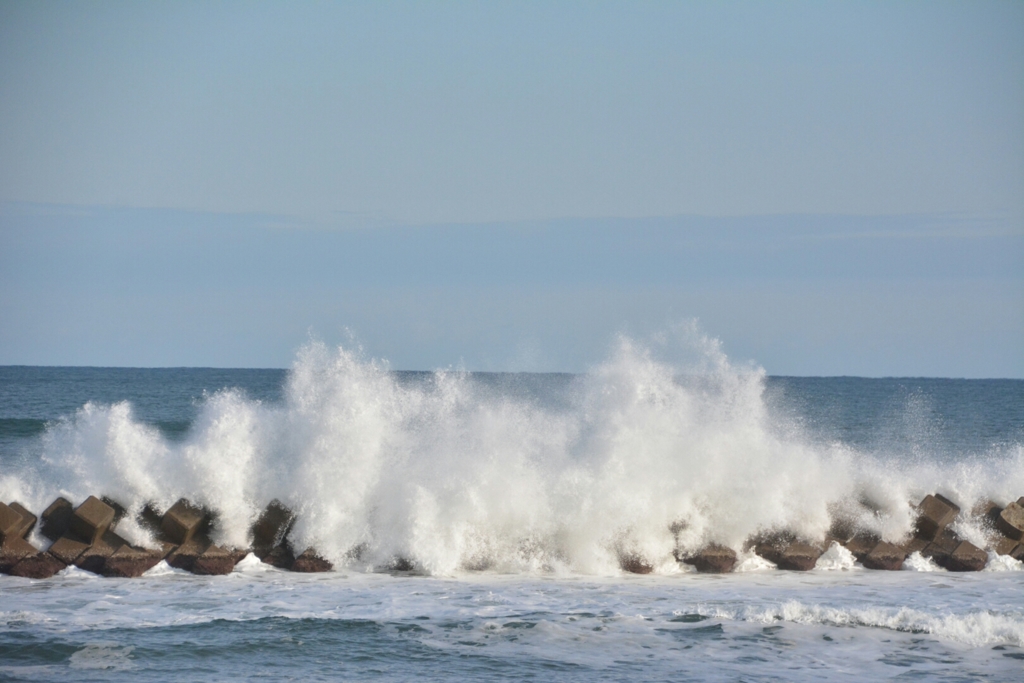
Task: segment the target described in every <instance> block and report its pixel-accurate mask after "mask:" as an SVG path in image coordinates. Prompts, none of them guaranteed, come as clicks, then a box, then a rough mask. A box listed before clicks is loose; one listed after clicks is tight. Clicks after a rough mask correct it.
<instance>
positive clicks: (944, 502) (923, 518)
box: [916, 494, 960, 541]
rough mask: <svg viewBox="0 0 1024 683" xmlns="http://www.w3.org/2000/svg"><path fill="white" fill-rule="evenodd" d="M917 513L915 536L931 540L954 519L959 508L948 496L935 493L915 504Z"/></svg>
mask: <svg viewBox="0 0 1024 683" xmlns="http://www.w3.org/2000/svg"><path fill="white" fill-rule="evenodd" d="M917 513H918V514H917V524H916V536H917V537H918V538H920V539H922V540H925V541H931V540H933V539H934V538H935V537H936V536H937V535H938V533H939V532H940V531H942V530H943V529H944V528H946V526H947V525H948V524H949V523H950V522H952V521H953V520H954V519H956V516H957V515H958V514H960V508H959V507H958V506H957V505H956V504H955V503H953V501H951V500H949V499H948V498H946V497H944V496H942V495H940V494H935V495H927V496H925V497H924V500H922V501H921V503H920V504H919V505H918V506H917Z"/></svg>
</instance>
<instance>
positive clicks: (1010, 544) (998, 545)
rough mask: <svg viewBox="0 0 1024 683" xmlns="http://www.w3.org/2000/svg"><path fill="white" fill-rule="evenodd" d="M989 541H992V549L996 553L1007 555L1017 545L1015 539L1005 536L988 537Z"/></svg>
mask: <svg viewBox="0 0 1024 683" xmlns="http://www.w3.org/2000/svg"><path fill="white" fill-rule="evenodd" d="M990 541H992V543H991V547H992V550H994V551H995V553H996V554H997V555H1009V554H1010V553H1011V552H1013V549H1014V548H1016V547H1017V546H1018V545H1019V544H1018V542H1017V541H1015V540H1013V539H1012V538H1007V537H1006V536H997V537H996V538H995V539H990Z"/></svg>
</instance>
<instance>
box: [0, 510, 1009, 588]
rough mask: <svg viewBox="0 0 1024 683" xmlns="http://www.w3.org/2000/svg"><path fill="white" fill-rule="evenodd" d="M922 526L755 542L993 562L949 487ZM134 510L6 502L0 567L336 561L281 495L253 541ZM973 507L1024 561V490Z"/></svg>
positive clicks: (708, 553) (803, 555) (798, 555)
mask: <svg viewBox="0 0 1024 683" xmlns="http://www.w3.org/2000/svg"><path fill="white" fill-rule="evenodd" d="M917 513H918V516H917V522H916V525H915V532H914V535H913V536H912V537H911V538H910V539H908V540H906V541H904V542H902V543H899V544H894V543H889V542H886V541H883V540H881V539H880V538H878V537H877V536H874V535H872V534H870V533H865V532H862V531H858V530H857V529H856V527H855V526H854V525H852V524H849V523H844V522H843V521H842V520H838V521H837V522H836V523H835V524H833V527H832V529H831V530H830V532H829V534H828V535H827V536H826V537H825V538H824V539H822V540H821V541H820V542H808V541H806V540H801V539H799V538H797V537H796V536H795V535H793V534H789V533H786V532H778V533H772V534H764V535H761V536H758V537H756V538H753V539H751V540H750V541H749V542H748V544H747V548H746V549H747V550H753V551H754V552H755V553H756V554H757V555H760V556H761V557H763V558H765V559H767V560H769V561H771V562H773V563H775V564H776V565H777V566H778V567H779V569H788V570H796V571H807V570H809V569H813V568H814V566H815V565H816V563H817V561H818V558H819V557H820V556H821V555H822V553H823V552H824V551H825V550H826V549H827V548H828V547H829V546H830V545H831V544H832V543H833V542H837V543H839V544H841V545H842V546H844V547H845V548H846V549H847V550H849V551H850V552H851V553H852V554H853V556H854V557H855V558H856V559H857V560H858V561H859V562H861V563H862V564H863V565H864V566H865V567H867V568H869V569H882V570H896V569H900V568H902V566H903V563H904V561H905V560H906V558H907V557H908V556H909V555H910V554H911V553H914V552H920V553H921V554H922V555H923V556H925V557H927V558H930V559H931V560H932V561H934V562H935V563H936V564H938V565H940V566H942V567H945V568H946V569H948V570H950V571H978V570H980V569H982V568H983V567H984V566H985V565H986V564H987V562H988V553H987V552H986V551H985V550H984V549H982V548H979V547H977V546H975V545H974V544H972V543H970V542H969V541H966V540H964V539H961V538H959V537H958V536H957V535H956V534H955V533H954V532H953V530H952V529H950V528H949V525H950V524H952V523H953V521H954V520H956V519H957V517H958V516H960V515H961V510H960V507H959V506H958V505H957V504H956V503H954V502H953V501H951V500H949V499H948V498H945V497H944V496H942V495H940V494H934V495H928V496H926V497H925V498H924V500H922V501H921V503H920V504H919V505H918V506H917ZM124 514H125V510H124V508H123V507H122V506H120V505H118V504H117V503H116V502H115V501H113V500H111V499H109V498H103V499H99V498H96V497H95V496H90V497H89V498H88V499H87V500H86V501H85V502H83V503H82V504H81V505H79V506H78V507H77V508H75V507H73V506H72V505H71V503H70V502H69V501H67V500H66V499H64V498H58V499H57V500H56V501H54V502H53V504H51V505H50V506H49V507H48V508H47V509H46V510H44V511H43V513H42V515H41V518H42V526H41V528H40V532H41V534H42V535H43V536H45V537H46V538H48V539H50V540H51V541H53V543H52V545H50V547H49V548H48V549H47V550H45V551H41V550H39V549H38V548H35V547H34V546H33V545H31V544H30V543H29V542H28V541H27V540H26V536H27V535H28V534H29V533H31V531H32V529H33V528H34V527H35V525H36V522H37V518H36V516H35V515H34V514H32V513H31V512H30V511H29V510H27V509H26V508H25V507H24V506H22V505H20V504H19V503H16V502H15V503H11V504H9V505H6V504H4V503H0V572H2V573H7V574H13V575H16V576H25V577H31V578H46V577H49V576H52V575H53V574H55V573H57V572H59V571H60V570H62V569H64V568H65V567H67V566H68V565H72V564H73V565H75V566H77V567H79V568H81V569H85V570H87V571H90V572H94V573H97V574H102V575H104V576H120V577H133V576H139V575H141V574H142V573H144V572H145V571H147V570H149V569H151V568H152V567H154V566H155V565H156V564H157V563H159V562H160V561H161V560H166V561H167V563H168V564H169V565H171V566H172V567H177V568H179V569H185V570H187V571H190V572H193V573H196V574H226V573H228V572H230V571H231V570H232V569H233V568H234V566H235V564H237V563H238V561H239V560H241V559H242V558H243V557H245V556H246V555H247V554H248V553H249V552H252V553H254V554H255V555H256V556H257V557H259V558H260V559H261V560H262V561H264V562H266V563H268V564H271V565H273V566H275V567H278V568H281V569H289V570H291V571H298V572H323V571H330V570H331V569H333V567H332V565H331V563H330V562H328V561H327V560H325V559H323V558H322V557H320V556H319V555H318V554H317V552H316V551H315V550H314V549H312V548H307V549H305V550H304V551H303V552H301V553H298V554H296V553H295V552H294V550H293V548H292V545H291V544H290V543H289V541H288V532H289V531H290V530H291V528H292V526H293V525H294V522H295V515H294V513H292V511H291V510H289V509H288V508H286V507H285V506H284V505H282V504H281V503H280V502H279V501H276V500H275V501H272V502H271V503H270V504H269V505H268V506H267V508H266V509H265V510H264V511H263V513H262V514H261V515H260V517H259V519H258V520H257V521H256V523H255V524H254V525H253V528H252V530H251V531H252V539H253V543H252V547H251V548H221V547H219V546H217V545H214V544H213V542H212V541H211V540H210V536H209V532H210V530H211V527H212V524H213V517H212V516H211V515H210V514H209V513H208V512H207V511H205V510H203V509H202V508H199V507H196V506H194V505H192V504H191V503H190V502H189V501H187V500H184V499H182V500H179V501H178V502H177V503H175V504H174V505H173V506H172V507H171V508H170V509H168V510H167V512H165V513H164V514H163V515H160V514H159V513H157V512H156V510H155V509H154V508H152V507H151V506H147V507H145V508H144V509H143V511H142V513H141V515H140V518H139V520H138V521H139V522H140V523H141V524H142V525H143V526H145V527H147V528H148V529H149V530H150V531H151V532H152V534H153V537H154V538H155V539H156V541H157V545H158V546H159V547H158V548H144V547H140V546H136V545H132V544H131V543H129V542H128V541H126V540H125V539H123V538H121V537H120V536H118V535H117V533H116V532H115V528H116V526H117V523H118V522H119V521H120V520H121V519H122V517H123V516H124ZM969 514H970V515H972V516H974V517H976V518H978V519H981V520H982V521H983V522H984V524H985V525H986V526H987V527H988V531H989V534H988V543H987V544H986V547H987V548H988V549H990V550H992V551H994V552H996V553H998V554H1000V555H1008V556H1010V557H1013V558H1014V559H1017V560H1022V561H1024V497H1021V498H1020V499H1019V500H1017V501H1016V502H1013V503H1010V504H1009V505H1007V506H1005V507H1001V506H999V505H996V504H994V503H986V504H984V505H982V506H979V507H976V508H975V509H974V510H972V511H971V512H970V513H969ZM619 559H620V565H621V567H622V569H623V570H624V571H627V572H632V573H636V574H646V573H649V572H651V571H652V570H653V566H652V565H651V564H650V563H649V562H648V561H647V560H646V559H645V558H643V557H641V556H639V555H636V554H631V553H623V554H621V555H620V558H619ZM676 559H677V560H678V561H679V562H683V563H687V564H691V565H693V566H694V567H695V568H696V569H697V571H699V572H708V573H725V572H730V571H732V569H733V567H734V566H735V565H736V562H737V555H736V551H735V550H733V549H732V548H727V547H723V546H719V545H708V546H706V547H704V548H702V549H701V550H699V551H697V552H693V553H684V552H682V551H677V552H676ZM387 568H388V569H391V570H398V571H409V570H412V569H414V564H413V563H412V562H410V561H409V560H407V559H404V558H395V559H394V560H393V561H392V562H391V563H390V564H389V565H388V567H387Z"/></svg>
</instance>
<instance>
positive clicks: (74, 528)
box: [70, 496, 114, 545]
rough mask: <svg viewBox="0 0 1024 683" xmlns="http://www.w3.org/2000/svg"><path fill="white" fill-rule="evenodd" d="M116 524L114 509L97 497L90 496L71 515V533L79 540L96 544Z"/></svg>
mask: <svg viewBox="0 0 1024 683" xmlns="http://www.w3.org/2000/svg"><path fill="white" fill-rule="evenodd" d="M113 522H114V508H112V507H110V506H109V505H107V504H106V503H104V502H103V501H102V500H100V499H99V498H97V497H96V496H89V497H88V498H86V499H85V502H84V503H82V504H81V505H79V506H78V507H77V508H75V512H74V514H73V515H71V525H70V531H71V533H73V534H74V535H75V536H77V537H78V538H79V539H81V540H83V541H85V542H87V543H89V544H90V545H92V544H95V543H96V542H98V541H99V540H100V538H102V537H103V534H104V533H105V532H106V531H107V530H108V529H109V528H110V525H111V524H112V523H113Z"/></svg>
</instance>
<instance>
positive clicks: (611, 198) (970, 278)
mask: <svg viewBox="0 0 1024 683" xmlns="http://www.w3.org/2000/svg"><path fill="white" fill-rule="evenodd" d="M0 204H2V205H3V208H2V211H0V363H39V364H102V365H222V366H223V365H227V366H284V365H287V364H288V363H289V362H290V359H291V357H292V354H293V352H294V349H295V348H296V347H297V346H298V345H299V344H301V343H302V342H303V341H304V340H305V339H306V338H307V333H308V331H309V330H310V329H312V330H313V331H314V332H315V333H317V334H319V335H321V336H323V337H324V338H326V339H328V340H329V341H337V340H340V339H342V337H343V332H342V330H343V329H344V328H349V329H351V330H352V331H353V332H355V334H356V335H357V337H358V338H359V339H360V340H361V341H362V342H363V344H364V345H365V347H366V349H367V351H368V352H369V353H370V354H371V355H377V356H384V357H387V358H390V359H391V361H392V363H393V365H394V366H395V367H401V368H430V367H438V366H447V365H450V364H459V363H464V364H465V365H466V366H468V367H470V368H481V369H546V370H580V369H583V368H585V367H587V366H588V365H589V364H591V363H593V362H595V361H597V360H599V359H600V357H601V356H602V354H603V353H604V352H605V349H607V347H608V345H609V343H610V342H611V339H612V337H613V336H614V334H615V333H616V332H618V331H623V330H626V331H632V332H635V333H637V334H641V335H642V334H646V333H649V332H651V331H653V330H657V329H662V328H664V327H665V326H667V325H671V324H672V323H673V322H677V321H679V320H684V319H688V318H692V317H697V318H699V319H700V320H701V321H702V323H703V325H704V328H705V329H706V330H707V331H708V332H709V333H711V334H713V335H716V336H719V337H721V338H722V340H723V342H724V343H725V347H726V349H727V350H728V351H730V352H731V353H732V354H733V355H734V356H735V357H737V358H740V359H753V360H755V361H756V362H759V363H761V364H763V365H764V366H765V367H766V369H768V371H769V372H772V373H776V374H863V375H893V374H896V375H942V376H1015V377H1024V3H1020V2H972V3H942V2H927V3H925V2H919V3H914V2H905V3H889V2H886V3H870V2H862V3H840V2H829V3H820V2H811V3H799V2H787V3H764V2H761V3H600V2H587V3H557V2H556V3H527V2H524V3H450V2H447V3H384V2H374V3H287V4H286V3H181V2H176V3H160V2H149V3H117V2H104V3H47V2H3V3H0Z"/></svg>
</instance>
